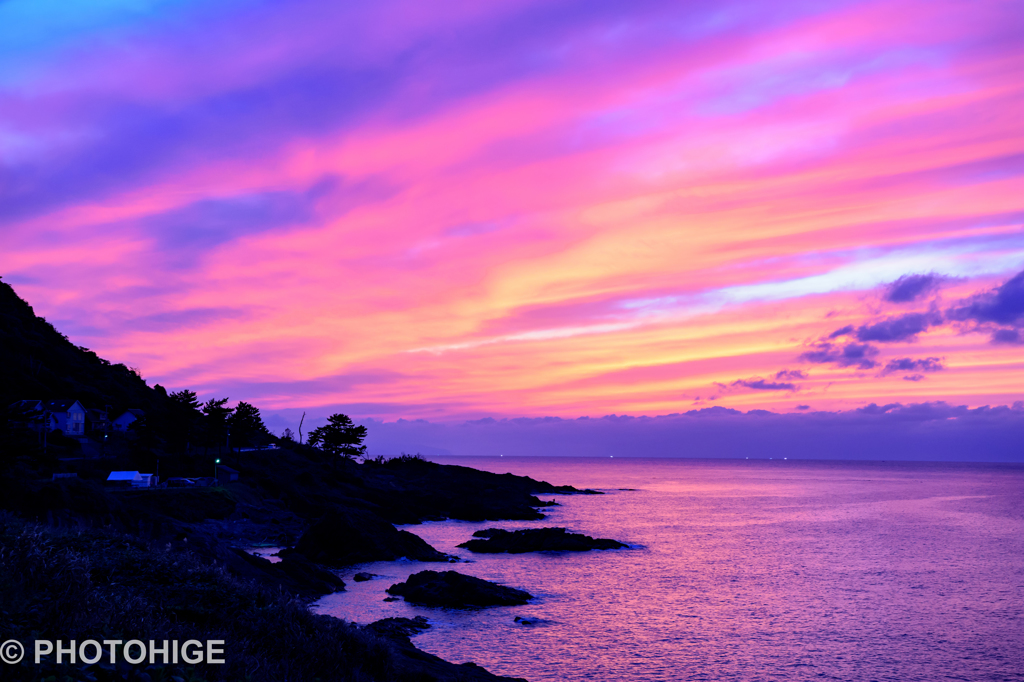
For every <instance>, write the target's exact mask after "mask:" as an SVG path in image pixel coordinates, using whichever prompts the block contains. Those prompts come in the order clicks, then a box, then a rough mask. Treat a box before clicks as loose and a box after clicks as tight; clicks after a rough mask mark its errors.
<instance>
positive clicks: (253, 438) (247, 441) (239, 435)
mask: <svg viewBox="0 0 1024 682" xmlns="http://www.w3.org/2000/svg"><path fill="white" fill-rule="evenodd" d="M228 424H229V425H230V426H231V442H232V444H233V445H235V446H238V447H241V446H243V445H250V446H252V445H264V444H266V443H267V442H269V441H270V432H269V431H267V427H266V426H264V424H263V418H262V417H261V416H260V410H259V408H258V407H255V406H254V405H250V404H249V403H247V402H240V403H238V405H236V406H235V413H234V414H233V415H231V417H230V418H229V419H228Z"/></svg>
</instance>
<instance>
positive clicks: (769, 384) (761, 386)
mask: <svg viewBox="0 0 1024 682" xmlns="http://www.w3.org/2000/svg"><path fill="white" fill-rule="evenodd" d="M730 386H743V387H745V388H752V389H754V390H755V391H795V390H796V385H795V384H791V383H789V382H778V381H768V380H766V379H757V378H754V379H737V380H736V381H734V382H732V383H731V384H730Z"/></svg>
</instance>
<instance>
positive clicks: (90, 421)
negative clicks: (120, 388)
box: [85, 408, 110, 433]
mask: <svg viewBox="0 0 1024 682" xmlns="http://www.w3.org/2000/svg"><path fill="white" fill-rule="evenodd" d="M85 428H86V430H87V431H90V432H97V431H98V432H100V433H105V432H107V431H109V430H110V419H109V418H108V415H107V411H106V410H95V409H92V408H89V409H87V410H86V411H85Z"/></svg>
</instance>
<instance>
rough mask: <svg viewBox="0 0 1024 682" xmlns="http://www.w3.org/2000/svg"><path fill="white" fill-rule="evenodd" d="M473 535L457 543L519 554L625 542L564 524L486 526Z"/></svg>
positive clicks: (620, 545)
mask: <svg viewBox="0 0 1024 682" xmlns="http://www.w3.org/2000/svg"><path fill="white" fill-rule="evenodd" d="M473 537H476V538H486V539H479V540H468V541H466V542H463V543H462V544H461V545H459V547H464V548H466V549H468V550H469V551H471V552H477V553H481V554H501V553H503V552H508V553H509V554H523V553H525V552H586V551H589V550H591V549H623V548H627V547H629V545H626V544H623V543H621V542H619V541H617V540H609V539H607V538H592V537H590V536H589V535H583V534H582V533H570V532H568V531H567V530H566V529H565V528H528V529H526V530H517V531H507V530H502V529H500V528H488V529H486V530H479V531H477V532H475V533H473Z"/></svg>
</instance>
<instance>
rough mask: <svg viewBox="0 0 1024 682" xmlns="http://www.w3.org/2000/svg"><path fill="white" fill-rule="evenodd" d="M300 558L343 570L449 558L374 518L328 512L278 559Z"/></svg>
mask: <svg viewBox="0 0 1024 682" xmlns="http://www.w3.org/2000/svg"><path fill="white" fill-rule="evenodd" d="M294 553H298V554H302V555H304V556H305V557H307V558H308V559H310V560H311V561H315V562H318V563H322V564H331V565H337V566H347V565H351V564H361V563H365V562H368V561H394V560H395V559H400V558H402V557H405V558H407V559H412V560H414V561H448V560H449V558H450V557H449V556H448V555H447V554H442V553H441V552H438V551H437V550H436V549H434V548H433V547H431V546H430V545H428V544H427V543H426V542H425V541H423V539H422V538H420V537H419V536H417V535H413V534H412V533H410V532H408V531H404V530H398V529H396V528H395V527H394V526H392V525H391V524H390V523H388V522H387V521H385V520H384V519H382V518H380V517H379V516H377V515H376V514H374V513H372V512H368V511H362V510H357V509H345V510H339V511H335V512H331V513H329V514H327V515H326V516H324V517H323V518H321V519H320V520H319V521H317V522H316V523H314V524H313V525H312V527H310V529H309V530H307V531H306V532H305V533H303V534H302V537H301V538H299V542H298V544H296V545H295V549H293V550H288V551H286V550H282V551H281V552H280V555H281V556H282V557H286V556H288V555H290V554H294Z"/></svg>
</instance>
